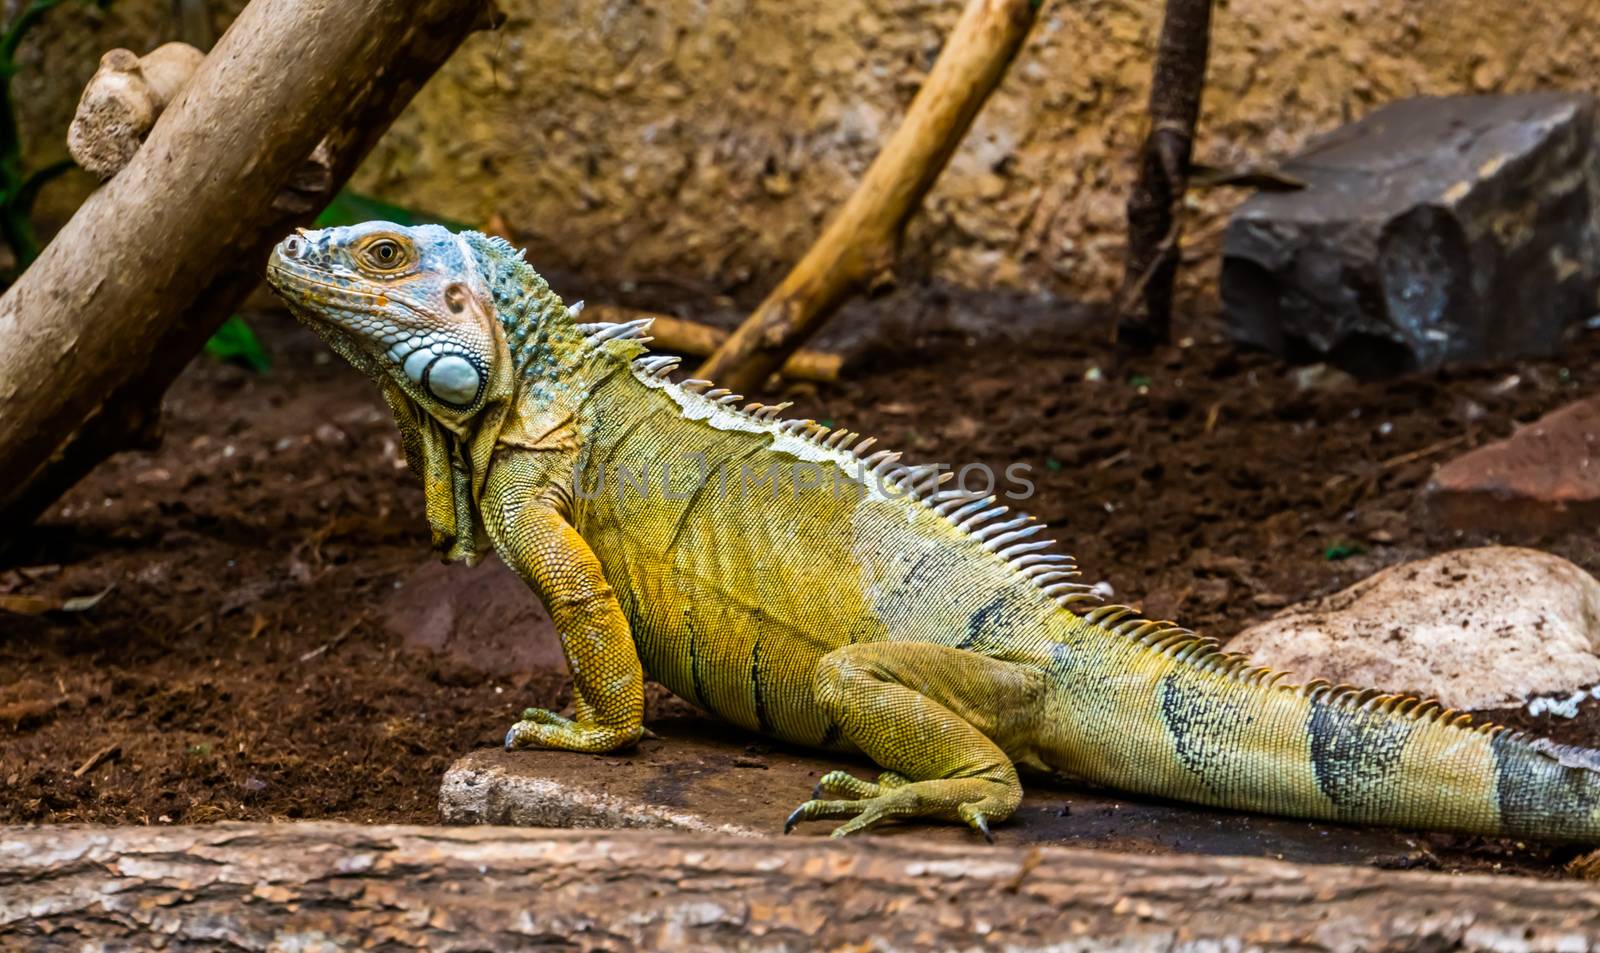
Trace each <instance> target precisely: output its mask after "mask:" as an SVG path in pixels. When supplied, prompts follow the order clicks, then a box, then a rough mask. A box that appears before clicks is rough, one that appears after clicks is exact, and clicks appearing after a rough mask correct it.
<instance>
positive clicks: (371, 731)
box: [0, 315, 1600, 874]
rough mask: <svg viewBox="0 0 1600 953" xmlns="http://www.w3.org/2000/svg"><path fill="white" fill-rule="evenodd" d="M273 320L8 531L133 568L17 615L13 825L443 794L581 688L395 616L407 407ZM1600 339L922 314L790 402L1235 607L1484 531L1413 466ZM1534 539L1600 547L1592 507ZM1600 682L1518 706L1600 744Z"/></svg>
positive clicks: (1145, 585)
mask: <svg viewBox="0 0 1600 953" xmlns="http://www.w3.org/2000/svg"><path fill="white" fill-rule="evenodd" d="M253 320H254V322H255V324H256V326H257V328H258V330H259V331H260V332H261V333H262V335H263V337H264V338H265V339H266V341H267V343H268V345H269V347H270V349H271V351H272V353H273V355H274V358H275V366H274V368H273V370H272V371H270V372H269V373H267V374H265V375H256V374H253V373H251V372H249V371H246V370H243V369H240V368H236V367H231V366H224V365H220V364H217V363H214V362H212V361H210V360H204V359H202V360H199V361H197V362H196V363H195V364H194V365H193V366H192V367H191V368H190V369H189V370H188V371H187V372H186V373H185V375H184V376H183V378H182V379H181V380H180V382H179V383H178V385H177V386H176V387H175V388H174V390H173V392H172V393H171V394H170V395H169V399H168V405H167V419H166V440H165V443H164V445H163V447H162V448H161V449H160V450H159V451H157V452H154V453H138V454H126V455H123V456H121V457H119V458H117V459H116V460H114V461H113V462H111V463H110V464H108V465H106V466H104V467H102V468H101V469H100V470H99V471H98V472H96V473H95V474H94V475H93V476H92V477H91V478H90V479H89V480H87V481H86V482H85V483H84V484H83V485H81V486H80V487H78V488H77V489H76V490H75V491H73V493H72V494H71V495H70V496H69V497H68V498H67V499H65V500H64V501H62V502H61V503H60V504H58V505H57V507H56V508H55V509H54V510H53V511H52V512H51V513H50V514H49V516H48V517H47V518H46V519H44V520H43V521H42V522H41V523H40V524H39V525H38V526H36V527H34V528H32V529H30V530H26V531H23V532H20V533H16V534H12V533H9V532H8V533H6V534H5V535H6V536H10V537H12V539H11V545H10V546H9V547H8V548H7V549H6V550H5V551H4V552H3V553H0V592H12V593H31V594H42V595H83V594H90V593H95V592H98V591H100V590H102V589H104V588H106V587H108V586H112V587H114V588H112V590H111V592H110V593H109V594H108V595H107V596H106V597H105V598H104V600H103V601H101V602H100V603H99V604H98V605H96V606H95V607H94V608H92V609H90V610H88V611H85V612H79V613H72V614H65V613H52V614H49V615H45V616H39V617H23V616H11V615H0V821H3V822H6V823H17V822H69V821H87V822H95V823H166V822H171V823H180V822H182V823H193V822H205V821H217V820H224V819H237V820H260V819H282V818H339V819H348V820H356V821H367V822H431V821H434V820H435V819H436V798H437V791H438V783H439V778H440V776H441V775H442V773H443V772H444V770H445V768H446V766H447V765H448V764H449V763H450V762H451V761H452V760H453V759H454V758H456V757H457V756H459V755H460V754H462V753H464V752H466V751H468V750H469V749H471V748H473V747H475V746H485V745H492V744H496V743H497V742H498V740H499V737H500V736H501V734H502V733H503V732H504V730H505V728H506V726H507V725H508V724H509V723H510V722H511V721H512V720H514V715H515V713H516V712H517V711H518V710H520V709H521V708H522V707H523V706H525V705H530V704H539V705H549V706H552V707H560V706H561V705H562V704H564V703H565V702H566V701H567V699H566V697H565V693H566V688H565V686H564V684H563V682H562V680H561V679H558V678H555V677H552V676H528V675H511V674H509V673H508V674H505V675H503V676H500V677H496V676H493V675H490V676H485V675H482V674H480V673H477V672H474V671H472V670H470V669H467V668H464V667H463V666H462V665H460V664H459V663H454V662H451V661H449V660H447V659H444V658H441V657H435V656H430V655H426V654H421V653H417V652H414V651H409V650H404V649H402V648H401V647H400V646H399V645H398V644H396V642H395V640H394V639H393V638H392V637H391V636H389V635H388V634H386V633H385V632H384V630H383V629H382V627H381V626H380V625H379V624H377V622H376V621H375V614H376V611H377V607H378V606H379V604H380V602H381V600H382V599H383V597H384V595H385V594H386V593H387V592H389V591H392V589H393V588H394V587H395V585H396V584H397V582H398V580H399V579H401V578H402V577H404V576H405V575H406V574H408V573H409V572H410V571H412V570H413V569H414V568H416V567H417V566H418V565H419V564H420V563H422V562H423V561H425V560H427V559H428V558H429V556H428V553H427V534H426V530H425V526H424V523H423V519H422V500H421V493H420V491H419V488H418V486H417V484H416V481H415V480H414V478H413V477H412V476H411V475H410V474H409V473H408V472H407V471H406V470H404V469H403V467H402V465H401V464H400V463H399V459H398V450H397V446H396V439H395V431H394V427H393V424H392V422H391V421H390V419H389V418H388V415H387V413H386V411H385V410H384V409H383V407H382V405H381V403H380V401H379V399H378V396H377V393H376V391H375V390H374V389H373V388H372V387H371V386H370V385H368V384H367V383H366V382H365V381H364V380H361V379H360V378H358V377H357V376H356V375H355V374H354V373H353V372H351V371H350V370H348V369H347V368H346V367H345V366H344V365H343V364H342V363H341V362H338V361H336V360H335V359H333V358H332V356H331V355H330V354H328V353H326V352H325V351H324V349H323V348H322V347H321V345H320V344H319V343H318V342H317V341H316V340H315V339H313V338H312V337H311V336H310V335H309V334H306V333H304V332H303V331H301V330H299V329H298V328H296V327H294V326H293V325H292V324H291V323H290V322H289V321H288V320H287V319H286V318H284V317H282V316H277V315H264V316H261V317H259V318H256V319H253ZM1597 357H1600V334H1594V333H1591V334H1589V335H1587V336H1586V337H1585V338H1584V339H1582V340H1580V341H1578V342H1576V343H1575V344H1574V345H1573V346H1572V348H1571V350H1570V353H1569V354H1567V355H1566V356H1565V357H1564V358H1563V359H1562V360H1560V361H1553V360H1546V361H1529V362H1520V363H1516V364H1514V365H1508V366H1504V367H1498V368H1490V369H1483V370H1474V371H1470V372H1466V371H1463V372H1453V373H1449V374H1443V375H1439V376H1430V377H1418V378H1412V379H1406V380H1401V381H1397V382H1389V383H1371V384H1356V383H1353V382H1346V383H1342V384H1341V383H1339V382H1338V381H1332V382H1329V381H1327V380H1319V381H1315V382H1313V383H1314V385H1315V386H1313V387H1311V388H1310V389H1305V388H1303V387H1302V383H1303V381H1301V380H1300V378H1301V377H1303V375H1301V374H1299V373H1297V372H1295V371H1293V370H1291V369H1289V368H1286V367H1284V366H1283V365H1281V364H1279V363H1277V362H1276V361H1274V360H1273V359H1271V358H1269V357H1267V356H1264V355H1260V354H1253V353H1246V352H1239V351H1236V350H1234V349H1233V348H1231V347H1229V346H1227V345H1225V344H1222V343H1220V341H1218V340H1215V339H1213V338H1212V337H1211V336H1209V335H1204V334H1202V335H1201V340H1200V341H1198V342H1195V343H1190V344H1189V346H1187V347H1174V348H1171V349H1169V350H1167V351H1165V352H1163V353H1162V354H1160V355H1158V356H1157V357H1156V358H1155V359H1152V360H1149V361H1145V362H1141V363H1140V364H1138V365H1137V366H1135V367H1130V368H1125V369H1122V370H1120V371H1113V370H1112V369H1111V368H1110V367H1109V366H1108V363H1107V360H1106V355H1105V350H1104V348H1103V346H1102V345H1101V344H1100V343H1099V341H1098V340H1096V339H1093V338H1090V337H1087V336H1080V337H1074V338H1069V339H1066V340H1062V341H1060V342H1058V343H1056V344H1040V343H1038V342H1033V343H1029V344H1025V345H1023V344H1018V345H1006V346H1002V347H995V346H982V347H980V346H976V345H974V344H972V343H971V342H970V341H969V340H968V339H963V338H961V337H931V338H926V339H923V340H920V341H914V342H904V346H903V347H902V348H901V349H899V350H897V351H896V352H895V354H894V357H893V359H892V360H883V359H879V360H876V361H873V362H870V363H869V365H868V366H866V367H864V368H862V369H861V370H860V371H859V372H858V373H856V374H855V375H854V376H853V377H852V379H851V380H850V382H849V383H846V384H842V385H839V386H830V387H824V388H813V387H803V388H800V389H799V390H798V392H797V393H796V394H794V395H791V397H790V399H795V400H797V401H798V406H797V407H796V408H794V411H795V412H801V413H803V414H804V415H805V416H810V417H815V418H818V419H822V420H825V421H837V422H840V423H848V424H849V425H850V426H851V427H852V429H859V430H863V431H866V432H868V433H875V434H877V435H878V436H879V438H880V441H881V444H882V445H884V446H890V447H895V448H898V449H902V450H905V451H906V452H907V458H908V459H914V458H915V459H922V460H941V461H947V462H954V463H966V462H974V461H980V462H986V463H989V464H991V465H994V466H996V467H997V469H1003V468H1004V466H1005V465H1007V464H1009V463H1012V462H1023V463H1028V464H1030V465H1031V466H1032V467H1033V473H1032V477H1033V479H1034V481H1035V483H1036V485H1037V496H1036V497H1035V498H1034V500H1033V501H1032V502H1031V504H1029V508H1030V509H1031V511H1033V512H1034V513H1036V514H1037V515H1039V516H1041V517H1043V518H1045V519H1047V520H1048V521H1050V522H1051V523H1052V524H1053V525H1055V526H1057V527H1059V528H1060V530H1059V532H1058V534H1057V536H1058V538H1060V539H1061V540H1063V542H1064V543H1065V544H1066V548H1067V549H1069V550H1071V551H1074V552H1075V553H1076V555H1077V556H1078V557H1079V560H1080V562H1081V563H1082V565H1083V567H1084V568H1085V570H1086V571H1087V574H1088V575H1089V576H1090V577H1091V578H1093V577H1098V578H1103V579H1106V580H1107V581H1109V582H1110V584H1111V585H1112V586H1113V587H1114V588H1115V591H1116V594H1117V595H1116V599H1117V601H1126V602H1130V603H1133V604H1137V605H1141V606H1142V607H1143V608H1144V609H1145V610H1146V611H1147V612H1148V613H1150V614H1152V615H1156V616H1161V617H1171V618H1177V619H1180V620H1182V621H1184V622H1186V623H1188V624H1190V625H1193V626H1195V627H1197V628H1200V629H1203V630H1207V631H1210V632H1212V633H1215V634H1218V635H1228V634H1231V633H1233V632H1235V631H1237V630H1238V629H1239V628H1240V627H1242V626H1243V625H1245V624H1248V623H1249V622H1251V621H1253V620H1256V619H1259V618H1262V617H1264V616H1266V615H1268V614H1270V613H1271V612H1272V611H1274V610H1275V609H1277V608H1279V607H1281V606H1283V605H1285V604H1287V603H1289V602H1292V601H1297V600H1299V599H1302V598H1306V597H1309V596H1313V595H1318V594H1321V593H1325V592H1328V591H1331V590H1334V589H1337V588H1340V587H1343V586H1345V585H1348V584H1349V583H1351V582H1353V581H1355V580H1356V579H1358V578H1360V577H1362V576H1364V575H1366V574H1368V573H1370V572H1372V571H1373V570H1375V569H1376V568H1379V567H1380V566H1384V565H1388V564H1391V563H1394V562H1398V561H1401V560H1404V559H1408V558H1413V557H1417V556H1420V555H1425V554H1428V553H1433V552H1437V551H1439V550H1443V549H1448V548H1452V547H1457V546H1465V545H1472V544H1477V543H1482V542H1488V541H1489V540H1485V539H1479V538H1474V537H1472V536H1463V535H1457V534H1453V533H1449V532H1443V531H1437V530H1435V529H1432V528H1430V526H1429V524H1428V521H1427V519H1426V518H1425V515H1424V514H1423V513H1422V512H1421V511H1420V510H1419V508H1418V507H1417V490H1418V489H1419V487H1420V486H1421V485H1422V484H1423V483H1424V482H1425V481H1426V479H1427V477H1428V475H1429V473H1430V472H1431V471H1432V469H1433V468H1434V467H1435V466H1436V465H1438V464H1439V463H1441V462H1443V461H1444V460H1447V459H1449V457H1450V456H1451V455H1452V454H1455V453H1458V452H1460V451H1461V450H1464V449H1466V448H1469V447H1472V446H1477V445H1479V444H1482V443H1484V442H1486V441H1488V440H1491V439H1495V438H1498V437H1501V436H1504V435H1505V434H1507V433H1509V432H1510V431H1511V430H1512V428H1513V426H1514V425H1516V424H1519V423H1525V422H1528V421H1531V420H1532V419H1534V418H1535V417H1537V416H1538V415H1540V414H1542V413H1544V412H1546V411H1548V410H1551V409H1553V408H1554V407H1556V406H1558V405H1560V404H1562V403H1565V402H1567V401H1570V400H1572V399H1575V398H1576V397H1578V396H1581V395H1584V394H1588V393H1593V392H1595V391H1596V390H1597V389H1600V362H1597V360H1596V358H1597ZM1542 545H1543V546H1544V548H1547V549H1549V550H1551V551H1553V552H1556V553H1559V554H1561V555H1563V556H1566V557H1568V558H1570V559H1573V560H1575V561H1576V562H1578V563H1579V564H1580V565H1583V566H1585V567H1586V568H1588V569H1589V570H1590V571H1597V570H1600V537H1597V535H1596V534H1595V533H1594V532H1593V531H1592V529H1591V530H1589V531H1586V532H1573V533H1570V534H1568V535H1566V536H1562V537H1559V538H1555V539H1549V540H1544V541H1542ZM1396 687H1399V686H1396ZM658 707H661V706H659V705H658ZM667 707H671V706H670V705H669V706H667ZM1596 708H1600V705H1596V706H1594V707H1591V708H1589V709H1587V710H1586V711H1584V713H1583V714H1581V715H1580V717H1579V718H1577V719H1575V720H1572V721H1564V720H1561V719H1554V720H1551V719H1539V720H1537V721H1534V720H1532V719H1528V718H1526V717H1525V716H1523V715H1521V714H1520V713H1517V712H1512V713H1508V714H1506V720H1509V721H1511V722H1513V723H1515V724H1517V725H1518V726H1520V727H1530V728H1534V729H1536V730H1538V731H1540V732H1542V733H1546V734H1550V735H1552V736H1554V737H1556V738H1557V739H1559V740H1563V741H1568V742H1574V743H1589V744H1594V743H1596V742H1597V741H1600V716H1597V715H1596ZM796 793H797V794H798V793H800V792H796ZM1474 849H1475V850H1476V851H1477V853H1475V854H1469V856H1474V857H1478V858H1479V859H1480V860H1481V863H1475V862H1473V861H1471V860H1467V861H1450V862H1448V863H1443V864H1440V865H1438V866H1443V867H1445V868H1446V869H1463V868H1464V867H1466V868H1472V867H1478V868H1481V869H1489V868H1491V867H1493V868H1499V865H1500V862H1502V861H1504V862H1505V864H1506V868H1505V869H1514V870H1519V871H1522V872H1529V873H1536V874H1537V873H1555V872H1558V870H1559V866H1558V865H1559V863H1560V862H1561V861H1562V860H1564V859H1565V858H1566V857H1568V856H1570V855H1571V852H1570V851H1568V852H1561V851H1546V850H1538V849H1534V848H1528V849H1526V850H1522V849H1519V848H1517V847H1516V846H1515V845H1507V844H1504V843H1493V842H1483V843H1482V844H1481V845H1480V847H1478V848H1474Z"/></svg>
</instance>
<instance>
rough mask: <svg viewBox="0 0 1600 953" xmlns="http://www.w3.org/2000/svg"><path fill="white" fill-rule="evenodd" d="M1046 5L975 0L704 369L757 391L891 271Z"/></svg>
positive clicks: (739, 388) (719, 379) (707, 374)
mask: <svg viewBox="0 0 1600 953" xmlns="http://www.w3.org/2000/svg"><path fill="white" fill-rule="evenodd" d="M1038 6H1039V0H971V2H969V3H968V4H967V7H966V9H965V10H964V11H963V12H962V14H961V19H960V21H958V22H957V23H956V27H955V30H954V31H952V32H951V34H950V39H949V40H948V41H947V42H946V43H945V46H944V50H943V51H942V52H941V53H940V54H939V59H938V61H937V62H935V63H934V64H933V69H932V70H931V71H930V72H929V73H928V78H927V79H926V80H925V81H924V82H923V84H922V88H921V89H920V90H918V91H917V95H916V97H915V98H914V99H913V100H912V101H911V108H910V110H909V111H908V112H907V113H906V118H905V121H904V122H902V123H901V124H900V128H898V129H896V130H895V132H894V135H893V136H892V137H891V138H890V139H889V143H888V145H886V146H885V147H884V149H883V151H882V152H880V153H878V156H877V158H875V159H874V160H873V161H872V165H871V167H869V168H868V169H867V174H866V176H865V177H864V178H863V179H862V180H861V184H860V185H858V186H857V187H856V190H855V192H854V193H853V194H851V196H850V198H849V199H848V200H846V202H845V204H844V206H843V207H842V208H841V209H840V210H839V214H838V215H837V216H835V218H834V219H833V221H832V222H830V223H829V225H828V227H827V228H826V229H825V230H824V231H823V233H822V236H821V237H820V238H818V239H817V241H816V243H815V244H813V245H812V246H811V248H810V250H808V251H807V252H806V254H805V257H803V258H801V259H800V263H799V264H797V265H795V267H794V270H793V271H791V272H789V274H788V276H787V277H785V278H784V279H783V281H782V283H780V284H779V285H778V287H777V288H775V289H774V290H773V291H772V293H771V294H770V295H768V296H767V298H766V300H765V301H763V302H761V305H760V306H759V307H757V308H756V310H755V311H754V312H753V313H752V314H751V315H750V317H748V318H746V319H745V321H744V323H743V324H742V325H740V326H739V329H738V330H737V331H735V332H734V334H733V336H732V337H730V338H729V339H728V340H727V341H726V342H725V343H724V344H723V345H722V346H721V347H719V348H717V351H716V353H714V354H713V355H711V359H710V360H708V361H706V362H705V363H704V364H702V365H701V366H700V369H699V370H698V371H696V373H695V376H696V377H704V378H710V379H712V380H715V381H717V382H718V383H719V384H721V385H723V386H725V387H730V388H732V389H734V390H736V391H743V392H745V393H752V392H753V391H754V390H755V389H757V388H759V387H760V386H761V385H762V384H763V383H764V382H765V381H766V380H767V377H768V375H770V374H772V373H773V372H774V371H776V370H778V368H779V367H781V366H782V365H783V362H784V359H785V358H786V357H788V356H789V355H790V354H792V353H793V352H794V351H795V349H796V348H798V347H799V346H800V345H801V344H802V343H804V342H805V340H806V339H807V338H809V337H810V336H811V335H813V334H815V333H816V331H817V329H818V328H819V327H821V326H822V323H823V322H824V321H826V320H827V319H828V318H829V317H831V316H832V315H833V312H834V311H835V310H837V309H838V307H839V305H840V304H842V303H844V301H845V300H846V299H848V298H849V297H850V296H851V295H852V294H854V293H855V292H856V291H857V290H859V289H861V288H863V287H866V286H868V285H869V284H871V283H872V282H873V281H875V280H877V279H878V278H879V277H880V276H882V275H883V274H884V273H886V272H887V271H888V270H889V269H890V267H891V266H892V265H893V264H894V261H895V258H896V256H897V254H898V252H899V244H900V237H901V234H902V233H903V232H904V231H905V226H906V222H907V221H908V220H909V219H910V218H911V216H912V214H913V213H915V212H916V210H917V208H918V207H919V206H920V205H921V204H922V197H923V196H924V195H925V194H927V191H928V189H930V188H931V187H932V186H933V183H934V182H935V180H937V179H938V177H939V173H940V172H942V171H943V170H944V166H945V163H946V162H948V161H949V159H950V155H951V154H952V153H953V152H955V150H956V146H958V145H960V143H961V139H962V137H963V136H965V135H966V132H967V128H968V127H969V126H971V125H972V120H973V117H975V116H977V114H978V110H979V109H980V108H981V107H982V106H983V103H984V101H985V100H986V99H988V97H989V93H990V92H992V91H993V90H994V88H995V86H997V85H998V84H999V82H1000V78H1001V77H1002V76H1004V75H1005V72H1006V67H1007V66H1009V65H1010V63H1011V60H1012V58H1013V57H1014V56H1015V55H1016V52H1017V50H1018V49H1019V48H1020V47H1021V46H1022V41H1023V40H1024V39H1025V38H1026V37H1027V35H1028V29H1029V28H1030V27H1031V26H1032V25H1033V20H1034V14H1035V13H1036V12H1037V9H1038Z"/></svg>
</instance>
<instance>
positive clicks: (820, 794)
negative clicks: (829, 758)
mask: <svg viewBox="0 0 1600 953" xmlns="http://www.w3.org/2000/svg"><path fill="white" fill-rule="evenodd" d="M910 783H911V779H910V778H908V777H906V776H905V775H903V774H897V773H896V772H894V771H885V772H883V773H882V774H880V775H878V780H877V783H873V782H871V781H863V780H861V779H860V778H858V777H856V776H855V775H853V774H851V773H850V772H848V771H829V772H828V773H827V774H825V775H823V776H822V778H821V779H820V780H819V781H817V784H816V786H815V787H813V788H812V789H811V797H812V799H813V800H826V799H834V800H839V799H842V800H847V801H862V800H866V799H867V798H874V797H878V796H879V795H881V794H884V793H886V792H887V791H889V790H891V789H893V788H898V787H904V786H905V785H907V784H910Z"/></svg>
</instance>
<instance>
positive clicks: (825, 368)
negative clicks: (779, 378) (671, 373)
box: [584, 304, 844, 383]
mask: <svg viewBox="0 0 1600 953" xmlns="http://www.w3.org/2000/svg"><path fill="white" fill-rule="evenodd" d="M584 317H585V320H588V319H589V318H591V317H592V318H593V319H595V320H597V321H633V320H636V319H638V318H653V319H654V323H652V324H651V325H650V336H651V337H653V338H655V343H654V344H652V345H651V346H652V347H655V348H658V349H660V350H664V351H675V352H677V353H679V354H687V355H690V356H691V357H707V356H709V355H710V354H712V353H713V352H714V351H716V349H717V348H718V347H720V346H722V342H724V341H726V340H727V339H728V332H727V331H724V330H722V329H721V328H714V327H712V326H711V325H709V324H702V323H701V322H699V321H685V320H684V319H682V318H674V317H669V316H668V315H664V314H658V313H657V312H654V311H639V310H636V309H634V308H624V307H622V306H621V305H615V304H593V305H590V306H589V307H588V309H587V310H586V311H584ZM843 365H844V357H843V356H842V355H839V354H830V353H828V352H826V351H810V350H805V349H803V348H802V349H801V350H798V351H795V352H794V353H793V354H790V355H789V357H788V359H787V360H785V361H784V362H783V367H782V368H780V369H779V371H778V373H780V374H782V375H783V376H784V377H787V378H789V379H790V380H797V381H820V382H823V383H831V382H833V381H837V380H838V379H839V370H840V368H841V367H842V366H843Z"/></svg>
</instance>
